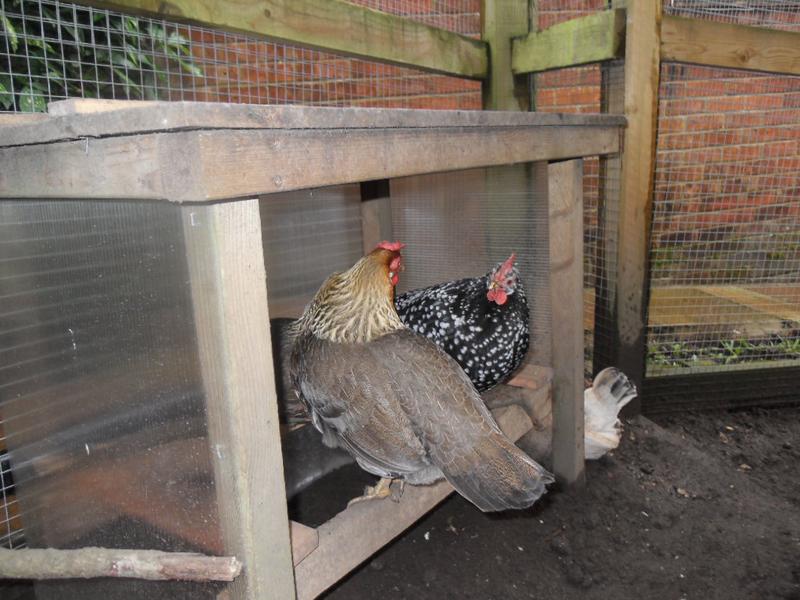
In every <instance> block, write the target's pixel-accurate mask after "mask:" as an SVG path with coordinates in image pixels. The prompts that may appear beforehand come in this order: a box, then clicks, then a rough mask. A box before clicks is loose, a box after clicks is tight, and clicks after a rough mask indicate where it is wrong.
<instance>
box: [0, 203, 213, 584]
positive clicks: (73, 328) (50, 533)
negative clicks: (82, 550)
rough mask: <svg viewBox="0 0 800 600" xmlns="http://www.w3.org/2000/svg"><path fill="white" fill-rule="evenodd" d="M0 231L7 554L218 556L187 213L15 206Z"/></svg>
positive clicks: (7, 206)
mask: <svg viewBox="0 0 800 600" xmlns="http://www.w3.org/2000/svg"><path fill="white" fill-rule="evenodd" d="M0 217H1V218H0V230H2V235H0V248H2V251H1V252H0V256H2V257H3V259H2V261H0V281H2V287H1V288H0V297H2V302H1V303H0V304H1V305H2V311H0V312H1V314H0V373H2V379H0V414H2V417H3V423H2V427H3V429H4V431H5V434H6V436H5V438H4V440H3V441H4V443H5V445H7V447H8V451H9V455H8V457H9V461H8V462H6V461H5V460H4V461H3V466H2V471H3V494H4V499H5V501H6V503H5V507H4V508H3V513H2V515H1V516H0V519H1V520H2V527H3V531H4V534H3V539H2V544H3V546H4V547H11V548H14V547H20V546H22V545H23V544H25V543H28V544H30V545H31V546H39V547H41V546H54V547H62V548H73V547H83V546H107V547H123V548H149V549H164V550H175V549H186V550H201V551H203V552H212V553H218V552H219V551H220V549H221V548H222V542H221V537H220V531H219V524H218V510H217V497H216V490H215V487H214V479H213V474H212V473H211V466H210V465H211V457H210V449H209V448H210V445H209V440H208V438H207V435H206V432H207V424H206V415H205V394H204V388H203V382H202V381H201V375H200V372H199V365H198V359H197V351H196V337H195V334H194V326H193V320H192V305H191V300H190V290H189V286H188V284H187V280H188V276H187V266H186V259H185V255H184V253H183V244H182V223H181V216H180V209H179V208H178V207H176V206H172V205H163V204H160V205H159V204H148V203H129V202H117V203H96V202H95V203H92V202H83V201H75V202H67V201H50V202H48V201H15V202H8V201H6V202H3V203H2V204H0ZM9 471H11V472H13V486H12V480H11V479H10V477H9V475H10V473H9ZM20 507H22V509H23V510H20ZM23 526H24V529H23ZM98 585H101V584H98ZM107 586H108V587H107V588H105V589H107V590H116V592H115V593H119V594H121V595H119V596H112V597H133V596H131V595H130V594H131V591H132V590H133V589H134V587H135V586H134V584H131V585H130V586H128V587H126V586H125V585H123V584H121V583H119V582H117V583H116V584H107ZM132 586H133V587H132ZM101 587H102V586H101ZM211 587H212V588H213V587H214V586H211ZM66 589H71V588H64V589H62V588H60V587H57V588H56V589H55V590H54V592H53V593H54V596H51V597H65V595H70V594H69V593H67V591H66ZM81 589H82V590H83V591H87V590H88V589H89V588H87V587H84V588H81ZM159 589H160V588H157V587H150V588H148V590H149V593H152V594H153V595H151V596H148V597H161V595H160V593H161V592H158V593H156V592H157V590H159ZM185 589H189V588H181V587H177V588H175V587H173V588H172V591H173V592H174V591H180V590H185ZM191 589H192V590H193V592H192V593H194V594H200V590H199V589H198V588H197V586H195V587H192V588H191ZM215 589H216V590H217V591H219V587H218V586H217V588H215ZM59 590H60V591H59ZM120 590H121V591H120ZM165 590H166V588H164V590H162V591H165ZM166 591H168V590H166ZM212 591H213V590H212ZM73 592H74V590H73ZM215 594H216V592H215V593H214V594H212V596H214V595H215ZM42 597H44V596H42ZM82 597H87V596H82ZM172 597H174V596H172ZM192 597H204V596H203V595H202V594H200V595H195V596H192Z"/></svg>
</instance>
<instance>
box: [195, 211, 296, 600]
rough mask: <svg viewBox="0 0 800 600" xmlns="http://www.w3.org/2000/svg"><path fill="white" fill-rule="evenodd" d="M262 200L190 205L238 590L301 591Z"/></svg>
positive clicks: (224, 517) (202, 344) (200, 334)
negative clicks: (239, 569) (240, 568)
mask: <svg viewBox="0 0 800 600" xmlns="http://www.w3.org/2000/svg"><path fill="white" fill-rule="evenodd" d="M260 224H261V219H260V215H259V208H258V200H256V199H253V200H245V201H240V202H233V203H224V204H217V205H213V206H195V207H191V208H186V209H185V210H184V235H185V238H186V252H187V262H188V265H189V276H190V286H191V294H192V304H193V307H194V313H195V328H196V333H197V339H198V347H199V350H200V366H201V371H202V376H203V384H204V389H205V394H206V403H207V418H208V427H209V444H210V445H211V449H212V461H213V466H214V472H215V481H216V486H215V488H216V491H217V502H218V504H219V507H220V524H221V526H222V533H223V541H224V543H225V548H226V553H230V554H232V555H234V556H236V557H237V558H239V559H240V560H242V562H243V563H244V565H245V569H244V572H243V574H242V576H241V577H239V578H238V579H237V580H236V582H235V583H234V584H233V586H232V588H231V590H232V597H233V598H236V599H238V598H246V599H248V600H249V599H252V600H255V599H258V598H267V597H270V598H294V580H293V577H292V551H291V542H290V537H289V520H288V516H287V509H286V493H285V489H284V483H283V460H282V457H281V445H280V433H279V430H278V410H277V399H276V393H275V382H274V375H273V372H272V345H271V341H270V332H269V311H268V308H267V289H266V286H265V285H264V282H265V281H266V274H265V271H264V254H263V249H262V246H261V229H260Z"/></svg>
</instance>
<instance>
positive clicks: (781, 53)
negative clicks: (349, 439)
mask: <svg viewBox="0 0 800 600" xmlns="http://www.w3.org/2000/svg"><path fill="white" fill-rule="evenodd" d="M660 44H661V60H669V61H676V62H685V63H693V64H698V65H709V66H712V67H722V68H728V69H747V70H751V71H766V72H769V73H784V74H786V75H800V32H797V31H779V30H776V29H767V28H764V27H752V26H750V25H736V24H733V23H718V22H714V21H708V20H705V19H687V18H685V17H676V16H673V15H664V17H663V19H662V22H661V41H660Z"/></svg>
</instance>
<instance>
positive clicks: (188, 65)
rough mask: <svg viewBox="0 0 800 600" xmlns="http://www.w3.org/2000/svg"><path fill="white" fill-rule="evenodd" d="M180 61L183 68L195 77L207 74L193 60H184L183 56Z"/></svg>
mask: <svg viewBox="0 0 800 600" xmlns="http://www.w3.org/2000/svg"><path fill="white" fill-rule="evenodd" d="M178 62H179V63H180V64H181V67H182V68H183V70H184V71H186V72H187V73H191V74H192V75H194V76H195V77H205V76H206V74H205V73H203V69H201V68H200V67H198V66H197V65H196V64H194V63H193V62H189V61H187V60H183V59H182V58H179V59H178Z"/></svg>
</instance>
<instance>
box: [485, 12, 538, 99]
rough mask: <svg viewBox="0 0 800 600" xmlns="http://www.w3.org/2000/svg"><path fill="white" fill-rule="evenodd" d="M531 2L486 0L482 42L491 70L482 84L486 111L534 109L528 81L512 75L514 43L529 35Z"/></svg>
mask: <svg viewBox="0 0 800 600" xmlns="http://www.w3.org/2000/svg"><path fill="white" fill-rule="evenodd" d="M528 27H529V14H528V0H483V1H482V4H481V39H483V40H484V42H486V43H487V44H488V47H489V63H490V64H491V69H490V71H489V74H488V77H487V78H486V79H485V80H484V82H483V84H482V92H483V108H484V110H523V111H527V110H530V105H531V100H530V91H529V88H528V85H527V80H526V79H523V78H515V77H514V74H513V73H512V72H511V40H512V38H514V37H515V36H519V35H525V34H526V33H528Z"/></svg>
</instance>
